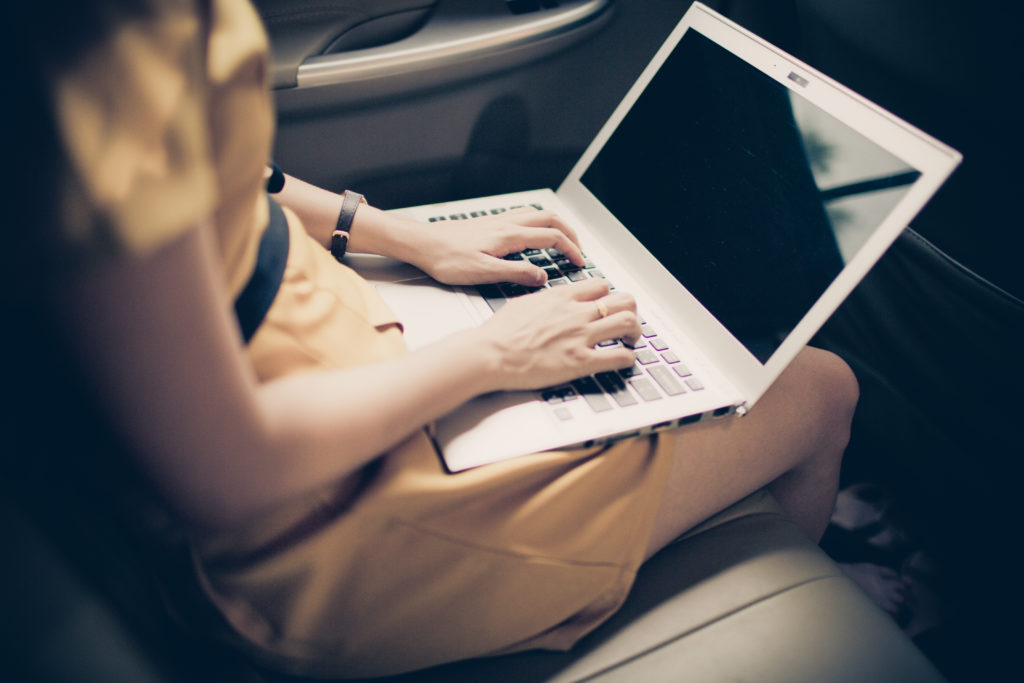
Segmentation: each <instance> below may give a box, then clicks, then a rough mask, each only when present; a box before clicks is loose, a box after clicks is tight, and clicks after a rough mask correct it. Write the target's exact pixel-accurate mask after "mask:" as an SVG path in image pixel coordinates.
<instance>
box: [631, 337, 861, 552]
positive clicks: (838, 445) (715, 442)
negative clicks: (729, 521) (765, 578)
mask: <svg viewBox="0 0 1024 683" xmlns="http://www.w3.org/2000/svg"><path fill="white" fill-rule="evenodd" d="M857 397H858V388H857V381H856V379H855V378H854V376H853V373H852V372H851V371H850V369H849V367H847V365H846V364H845V363H844V362H843V361H842V360H841V359H839V358H838V357H837V356H835V355H833V354H831V353H829V352H827V351H822V350H820V349H814V348H807V349H804V350H803V351H801V353H800V354H799V355H798V356H797V357H796V359H794V361H793V363H792V364H790V366H789V368H787V369H786V371H785V372H784V373H783V374H782V376H780V377H779V379H778V380H777V381H776V382H775V384H773V385H772V387H771V388H770V389H769V390H768V392H767V393H766V394H765V395H764V396H763V397H762V398H761V400H760V401H758V403H757V405H756V406H755V407H754V409H753V410H751V411H750V414H749V415H747V416H746V417H743V418H727V419H723V420H718V421H711V422H706V423H698V424H696V425H693V426H691V427H686V428H684V431H683V432H682V433H681V434H680V438H678V439H677V442H676V444H677V445H676V459H675V462H674V463H673V466H672V469H671V471H670V473H669V480H668V485H667V488H666V491H665V497H664V499H663V501H662V506H661V509H660V510H659V512H658V518H657V520H656V521H655V527H654V533H653V534H652V536H651V541H650V543H649V545H648V556H650V555H653V554H654V553H655V552H657V551H658V550H660V549H661V548H663V547H664V546H665V545H666V544H668V543H670V542H671V541H672V540H673V539H675V538H677V537H678V536H679V535H680V534H682V533H683V532H684V531H686V530H687V529H689V528H690V527H692V526H694V525H696V524H698V523H699V522H701V521H703V520H704V519H706V518H708V517H710V516H711V515H713V514H714V513H716V512H718V511H720V510H722V509H724V508H726V507H727V506H729V505H731V504H732V503H734V502H736V501H737V500H739V499H740V498H742V497H744V496H746V495H748V494H750V493H753V492H754V491H756V490H757V489H759V488H761V487H764V486H767V487H768V489H769V490H770V491H771V493H772V494H773V495H774V496H775V498H776V499H777V500H778V501H779V504H780V505H781V507H782V509H783V510H784V511H785V512H786V514H787V515H788V516H789V517H790V518H791V519H792V520H793V522H794V523H796V525H797V526H799V527H800V528H801V529H802V530H803V531H804V532H805V533H806V534H807V535H808V536H809V537H811V538H812V539H814V540H815V541H818V540H820V539H821V536H822V534H824V532H825V528H826V527H827V526H828V520H829V516H830V515H831V512H832V508H833V506H834V505H835V497H836V489H837V486H838V482H839V466H840V463H841V461H842V456H843V451H844V449H845V448H846V444H847V442H848V440H849V435H850V421H851V419H852V418H853V409H854V407H855V406H856V403H857Z"/></svg>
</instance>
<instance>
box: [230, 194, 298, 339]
mask: <svg viewBox="0 0 1024 683" xmlns="http://www.w3.org/2000/svg"><path fill="white" fill-rule="evenodd" d="M267 202H268V203H269V204H270V221H269V223H268V224H267V229H266V230H264V231H263V237H261V238H260V246H259V251H258V253H257V255H256V267H255V268H254V269H253V273H252V277H250V278H249V282H247V283H246V285H245V287H244V288H243V289H242V292H241V293H240V294H239V295H238V298H236V299H235V315H236V316H237V317H238V323H239V325H240V327H241V328H242V339H244V340H245V342H246V343H248V342H249V340H250V339H252V336H253V335H254V334H256V330H257V329H259V326H260V323H262V322H263V318H265V317H266V315H267V311H269V310H270V304H272V303H273V302H274V297H275V296H277V290H278V289H279V288H280V287H281V281H282V280H283V279H284V267H285V264H286V263H287V262H288V219H287V218H286V217H285V215H284V211H282V210H281V206H280V205H279V204H278V203H277V202H276V201H274V200H273V199H271V198H270V197H269V196H268V197H267Z"/></svg>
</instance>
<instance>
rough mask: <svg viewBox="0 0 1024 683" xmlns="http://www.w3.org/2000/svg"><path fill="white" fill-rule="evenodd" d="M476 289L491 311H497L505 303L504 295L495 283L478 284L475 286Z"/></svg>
mask: <svg viewBox="0 0 1024 683" xmlns="http://www.w3.org/2000/svg"><path fill="white" fill-rule="evenodd" d="M477 291H478V292H480V296H482V297H483V298H484V301H486V302H487V305H488V306H490V307H491V310H492V311H494V312H497V311H498V309H499V308H501V307H502V306H504V305H505V301H506V299H505V295H504V294H502V293H501V290H500V289H498V286H497V285H480V286H479V287H477Z"/></svg>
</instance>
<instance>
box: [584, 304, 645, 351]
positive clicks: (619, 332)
mask: <svg viewBox="0 0 1024 683" xmlns="http://www.w3.org/2000/svg"><path fill="white" fill-rule="evenodd" d="M640 334H641V333H640V320H639V319H638V318H637V317H636V315H635V314H633V313H631V312H629V311H619V312H618V313H614V314H612V315H609V316H607V317H605V318H600V319H598V320H595V321H593V322H592V323H591V324H590V326H589V327H588V328H587V342H588V344H589V345H590V346H596V345H597V344H599V343H601V342H603V341H608V340H610V339H622V340H624V341H626V342H627V343H631V342H632V341H635V340H636V339H637V338H638V337H639V336H640ZM630 352H632V350H631V349H630Z"/></svg>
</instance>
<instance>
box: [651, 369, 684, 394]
mask: <svg viewBox="0 0 1024 683" xmlns="http://www.w3.org/2000/svg"><path fill="white" fill-rule="evenodd" d="M647 372H649V373H651V377H653V378H654V381H655V382H657V383H658V386H659V387H661V389H662V391H664V392H665V393H666V394H668V395H669V396H678V395H679V394H685V393H686V389H685V388H684V387H683V385H682V384H681V383H680V382H679V380H678V379H677V378H676V376H675V374H673V372H672V371H671V370H669V369H668V368H667V367H665V366H664V365H655V366H653V367H650V368H648V369H647Z"/></svg>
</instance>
